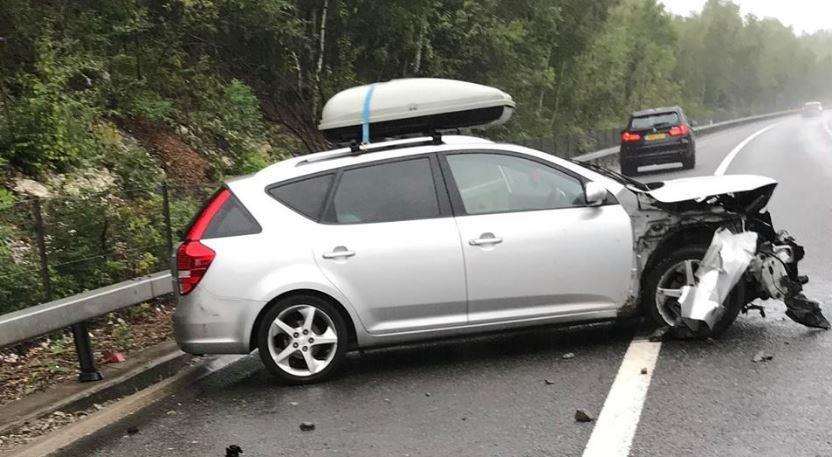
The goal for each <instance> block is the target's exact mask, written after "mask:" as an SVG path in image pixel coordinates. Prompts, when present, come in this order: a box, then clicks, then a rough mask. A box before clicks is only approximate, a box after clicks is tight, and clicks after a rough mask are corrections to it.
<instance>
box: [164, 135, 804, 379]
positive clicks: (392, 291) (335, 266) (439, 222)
mask: <svg viewBox="0 0 832 457" xmlns="http://www.w3.org/2000/svg"><path fill="white" fill-rule="evenodd" d="M775 186H776V183H775V182H774V181H772V180H770V179H768V178H764V177H758V176H710V177H704V178H688V179H682V180H677V181H670V182H667V183H663V184H662V183H658V184H653V185H649V186H647V185H644V184H641V183H639V182H637V181H633V180H631V179H629V178H626V177H623V176H620V175H618V174H616V173H613V172H610V171H606V170H605V169H603V168H598V167H593V168H592V169H590V168H588V166H581V165H578V164H576V163H572V162H570V161H567V160H564V159H560V158H557V157H553V156H551V155H548V154H545V153H542V152H539V151H535V150H531V149H528V148H525V147H520V146H516V145H510V144H497V143H493V142H490V141H488V140H483V139H480V138H474V137H464V136H444V137H442V138H441V139H439V138H438V137H435V138H414V139H404V140H394V141H388V142H379V143H373V144H371V145H368V146H366V147H363V148H360V149H359V148H344V149H337V150H333V151H328V152H321V153H317V154H312V155H307V156H303V157H297V158H293V159H289V160H286V161H283V162H280V163H278V164H275V165H272V166H270V167H268V168H266V169H264V170H262V171H260V172H258V173H256V174H253V175H249V176H245V177H242V178H237V179H233V180H229V181H228V182H226V183H225V185H224V187H223V188H222V189H220V190H219V191H218V192H217V193H216V194H215V195H214V197H213V198H212V199H211V200H210V201H209V202H208V204H207V205H206V206H205V207H204V208H203V209H202V211H201V212H200V213H199V214H198V215H197V217H196V219H195V221H194V223H193V225H192V226H191V227H190V229H189V230H188V233H187V235H186V236H185V239H184V241H183V242H182V244H181V245H180V246H179V248H178V250H177V259H176V267H177V268H176V269H177V271H176V272H175V277H176V278H177V280H178V289H179V294H178V300H179V301H178V305H177V308H176V314H175V331H176V336H177V340H178V342H179V344H180V346H181V347H182V348H183V349H184V350H185V351H187V352H190V353H193V354H208V353H210V354H216V353H237V354H245V353H249V352H251V351H253V350H255V349H257V350H259V355H260V357H261V359H262V361H263V363H264V364H265V366H266V367H267V368H268V369H269V371H271V372H272V373H273V374H275V375H276V376H277V377H278V378H279V379H280V380H282V381H284V382H289V383H307V382H314V381H319V380H321V379H324V378H327V377H329V376H331V375H332V374H334V373H335V372H336V371H337V369H338V368H339V366H341V365H342V362H343V361H344V359H345V353H346V352H347V351H349V350H352V349H356V348H365V347H372V346H380V345H390V344H396V343H402V342H407V341H414V340H427V339H433V338H439V337H447V336H456V335H465V334H472V333H477V332H485V331H494V330H503V329H511V328H518V327H527V326H536V325H541V324H554V323H580V322H588V321H600V320H610V319H617V318H621V317H625V316H632V315H636V314H638V313H643V314H644V315H646V316H647V317H648V318H649V319H651V320H652V322H654V323H655V324H656V325H659V326H664V327H673V326H678V325H679V323H680V321H681V320H682V317H683V316H682V310H681V309H680V304H679V300H678V298H679V296H680V295H681V290H682V288H683V286H685V285H688V286H692V285H694V284H695V283H696V277H695V270H696V268H697V264H698V263H699V262H700V260H701V259H702V257H703V255H704V254H705V251H706V249H707V248H708V245H709V242H710V240H711V237H712V236H713V234H714V231H715V230H716V229H717V228H719V227H730V228H733V229H735V230H737V231H740V230H754V231H756V232H758V233H759V234H760V242H761V243H763V244H765V243H768V244H770V245H771V246H780V247H784V246H785V247H787V248H788V249H786V250H785V251H788V252H785V254H783V252H784V249H780V250H779V251H778V252H779V253H780V254H783V255H780V260H781V262H783V263H784V264H785V265H787V267H786V269H785V270H784V271H783V272H782V275H783V276H787V277H788V278H790V280H792V281H794V282H795V283H797V281H798V280H799V278H798V276H797V268H796V263H797V261H798V260H799V256H800V255H802V249H799V250H798V248H799V245H797V244H796V243H794V242H793V240H791V238H789V237H787V236H786V235H784V234H778V233H775V232H774V230H773V228H772V227H771V220H770V218H769V217H768V213H766V212H763V211H762V209H763V207H764V206H765V204H766V202H767V201H768V199H769V198H770V196H771V193H772V192H773V190H774V187H775ZM761 246H762V244H761ZM761 252H762V251H761ZM772 280H777V281H780V280H781V278H774V279H772ZM778 284H779V282H778ZM767 285H768V286H771V285H770V284H763V283H762V281H761V280H760V279H759V278H756V277H754V276H753V275H751V274H747V275H746V277H745V278H744V279H743V280H742V281H741V282H740V283H739V284H738V286H737V287H735V288H734V289H733V292H732V293H731V295H730V297H729V298H728V299H727V300H726V301H725V302H724V303H723V306H724V308H725V310H724V312H722V313H721V314H720V318H719V319H718V320H717V321H716V323H715V325H714V326H713V327H712V328H700V329H696V328H694V327H691V328H693V331H694V333H697V332H698V334H700V335H704V334H707V335H716V334H719V333H720V332H722V331H724V330H725V328H727V327H728V326H729V325H730V324H731V323H732V322H733V320H734V319H735V318H736V316H737V313H739V312H740V310H742V309H743V307H745V306H747V304H748V303H749V302H750V301H751V300H753V299H754V298H757V297H764V298H765V297H767V296H770V293H769V292H767V289H766V286H767Z"/></svg>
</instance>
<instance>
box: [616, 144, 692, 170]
mask: <svg viewBox="0 0 832 457" xmlns="http://www.w3.org/2000/svg"><path fill="white" fill-rule="evenodd" d="M692 155H693V147H692V145H690V144H687V145H681V146H679V145H677V146H673V147H668V148H662V149H657V150H644V149H641V150H639V149H636V150H634V151H628V150H626V149H623V150H622V151H621V161H622V162H626V163H628V164H632V165H635V166H640V165H653V164H663V163H674V162H682V161H683V160H687V159H688V158H690V157H691V156H692Z"/></svg>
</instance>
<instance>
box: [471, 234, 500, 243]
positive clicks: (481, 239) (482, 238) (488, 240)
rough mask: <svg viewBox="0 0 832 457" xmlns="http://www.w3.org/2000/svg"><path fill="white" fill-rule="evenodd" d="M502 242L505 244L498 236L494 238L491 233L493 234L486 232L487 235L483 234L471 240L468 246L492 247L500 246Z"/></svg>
mask: <svg viewBox="0 0 832 457" xmlns="http://www.w3.org/2000/svg"><path fill="white" fill-rule="evenodd" d="M502 242H503V239H502V238H500V237H498V236H494V234H493V233H491V232H486V233H483V234H482V235H480V237H479V238H475V239H473V240H469V241H468V244H470V245H471V246H488V245H491V244H500V243H502Z"/></svg>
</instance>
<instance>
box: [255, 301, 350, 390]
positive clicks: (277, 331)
mask: <svg viewBox="0 0 832 457" xmlns="http://www.w3.org/2000/svg"><path fill="white" fill-rule="evenodd" d="M267 342H268V348H269V353H270V355H271V357H272V360H274V362H275V364H276V365H277V367H278V368H280V369H281V370H283V371H284V372H286V373H288V374H290V375H293V376H299V377H306V376H312V375H314V374H316V373H320V372H321V371H323V370H324V369H325V368H326V367H328V366H329V365H330V363H332V360H333V358H335V353H336V349H337V348H338V333H337V332H336V331H335V324H333V322H332V318H331V317H330V316H329V315H328V314H327V313H326V312H324V311H323V310H321V309H320V308H317V307H315V306H313V305H295V306H291V307H289V308H286V309H285V310H283V311H281V312H280V314H278V315H277V318H275V320H274V321H273V322H272V324H271V325H270V326H269V332H268V341H267Z"/></svg>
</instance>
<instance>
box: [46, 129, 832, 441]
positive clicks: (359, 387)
mask: <svg viewBox="0 0 832 457" xmlns="http://www.w3.org/2000/svg"><path fill="white" fill-rule="evenodd" d="M825 122H827V123H829V124H832V113H826V118H825ZM772 123H777V124H779V125H778V126H777V127H775V128H773V129H772V130H770V131H768V132H766V133H765V134H763V135H761V136H760V137H758V138H757V139H756V140H754V141H752V142H751V143H749V144H748V146H747V147H746V148H745V149H744V150H743V151H742V152H740V154H739V155H738V156H737V157H736V159H735V160H734V161H733V162H732V165H731V166H730V167H729V168H728V174H739V173H756V174H763V175H767V176H771V177H773V178H775V179H777V180H778V181H779V182H780V186H779V187H778V189H777V191H776V192H775V197H774V198H773V200H772V202H771V204H770V208H771V210H772V215H773V218H774V221H775V224H776V225H777V226H778V227H782V228H788V229H789V230H790V231H791V232H792V233H793V234H795V235H796V236H797V237H798V240H799V241H801V242H802V243H803V244H804V245H805V246H806V249H807V253H808V254H807V258H806V260H805V261H804V262H803V264H802V266H803V273H805V274H808V275H810V277H811V280H812V282H811V283H810V284H809V285H808V286H807V294H808V295H809V296H810V297H811V298H815V299H819V300H821V301H823V302H824V306H823V308H824V311H825V313H826V315H827V316H828V317H832V271H830V266H832V244H831V243H832V240H830V235H832V230H830V228H832V179H830V178H832V134H830V133H828V132H827V131H826V130H825V129H824V128H823V124H822V123H821V121H820V120H816V119H810V120H804V119H801V118H800V117H797V116H794V117H790V118H786V119H780V120H775V121H766V122H761V123H756V124H752V125H747V126H743V127H739V128H736V129H731V130H727V131H724V132H719V133H715V134H712V135H708V136H704V137H701V138H700V139H699V140H698V143H697V146H698V157H697V168H696V169H695V170H691V171H663V172H658V173H651V174H647V175H644V176H642V179H643V180H646V181H649V180H659V179H672V178H676V177H683V176H695V175H704V174H711V173H713V171H714V170H715V169H716V168H717V166H718V165H719V163H720V161H721V160H722V158H723V157H724V156H725V155H726V154H727V153H728V152H729V151H730V150H731V149H733V148H734V146H736V145H737V144H738V143H740V142H741V141H742V140H743V139H745V138H746V137H747V136H749V135H751V134H752V133H754V132H756V131H757V130H759V129H761V128H763V127H765V126H767V125H770V124H772ZM766 305H767V317H766V318H765V319H763V318H761V317H760V316H759V315H758V314H754V315H748V316H740V318H739V319H738V321H737V323H736V324H735V325H734V326H733V327H732V328H731V329H730V330H729V331H728V332H727V333H726V334H725V335H724V336H723V337H722V338H721V339H719V340H717V341H715V342H700V341H671V342H666V343H664V345H663V347H662V349H661V353H660V355H659V361H658V364H657V366H656V368H655V372H654V374H653V378H652V384H651V386H650V389H649V391H648V394H647V399H646V403H645V405H644V409H643V411H642V415H641V419H640V422H639V425H638V429H637V432H636V435H635V438H634V440H633V445H632V451H631V454H630V455H632V456H746V455H748V456H751V455H753V456H782V455H789V456H832V444H830V443H832V425H830V424H832V363H830V362H832V355H830V346H832V333H829V332H821V331H816V330H809V329H806V328H804V327H802V326H800V325H798V324H795V323H793V322H791V321H790V320H788V319H787V318H785V317H784V314H783V309H782V305H780V304H778V303H776V302H771V303H767V304H766ZM636 330H637V329H636V325H635V324H634V323H630V322H625V323H617V324H595V325H590V326H582V327H573V328H565V329H564V328H560V329H555V328H543V329H533V330H527V331H523V332H520V333H511V334H498V335H488V336H481V337H476V338H468V339H464V340H456V341H446V342H439V343H432V344H422V345H411V346H406V347H401V348H392V349H384V350H375V351H368V352H366V353H363V354H353V355H351V357H350V360H349V363H348V367H347V369H346V370H345V373H344V374H343V376H341V377H340V378H338V379H336V380H333V381H330V382H327V383H323V384H318V385H314V386H305V387H284V386H280V385H277V384H276V383H274V382H273V381H272V380H271V379H270V378H269V376H268V375H267V374H266V372H265V371H264V370H263V369H262V367H261V366H260V363H259V360H258V359H257V358H256V357H247V358H245V359H243V360H242V361H240V362H238V363H237V364H235V365H233V366H231V367H229V368H227V369H224V370H221V371H220V372H218V373H215V374H213V375H211V376H209V377H208V378H206V379H204V380H202V381H200V382H198V383H197V384H196V385H193V386H192V387H190V388H188V389H187V390H186V391H183V392H180V393H179V394H177V395H176V396H173V397H170V398H167V399H165V400H163V401H161V402H159V403H157V404H155V405H153V406H151V407H149V408H147V409H145V410H144V411H142V412H140V413H138V414H136V415H134V416H131V417H129V418H128V419H126V420H124V421H122V422H119V423H116V424H113V425H111V426H110V427H108V428H106V429H104V430H102V431H100V432H98V433H96V434H94V435H92V436H91V437H88V438H86V439H84V440H82V441H80V442H79V443H77V445H75V446H74V447H72V448H71V449H67V450H65V451H64V452H63V453H61V455H102V456H103V455H107V456H109V455H114V456H156V455H160V456H164V455H181V456H223V455H225V448H226V447H227V446H229V445H232V444H236V445H239V446H240V447H241V448H242V449H243V451H244V454H242V455H243V456H244V457H249V456H272V455H275V456H279V455H293V456H307V455H314V456H318V455H320V456H328V455H360V456H365V455H366V456H387V455H400V456H407V455H409V456H417V455H430V456H434V455H435V456H444V455H460V456H468V455H470V456H480V455H487V456H552V455H556V456H576V455H580V454H581V452H582V451H583V448H584V446H585V445H586V442H587V440H588V438H589V435H590V433H591V432H592V429H593V423H577V422H575V420H574V414H575V409H578V408H580V409H584V410H586V411H587V412H589V413H590V414H592V415H597V414H598V413H599V412H600V410H601V408H602V406H603V403H604V400H605V398H606V394H607V392H608V391H609V388H610V386H611V384H612V382H613V379H614V378H615V375H616V372H617V370H618V366H619V364H620V363H621V359H622V357H623V355H624V352H625V351H626V349H627V346H628V344H629V342H630V340H631V338H632V336H633V334H634V333H635V332H636ZM760 350H764V351H766V352H767V353H769V354H771V355H773V356H774V357H773V359H772V360H771V361H769V362H763V363H754V362H752V360H751V359H752V357H753V356H754V354H755V353H757V352H758V351H760ZM567 353H572V354H574V358H569V359H565V358H563V355H564V354H567ZM302 421H307V422H312V423H314V424H315V430H314V431H307V432H303V431H301V430H300V429H299V424H300V423H301V422H302Z"/></svg>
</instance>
